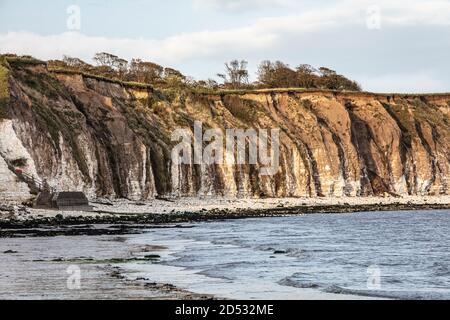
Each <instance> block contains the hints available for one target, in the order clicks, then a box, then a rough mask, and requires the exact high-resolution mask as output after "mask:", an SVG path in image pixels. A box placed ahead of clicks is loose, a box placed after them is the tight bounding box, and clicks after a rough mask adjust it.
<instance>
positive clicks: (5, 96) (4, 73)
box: [0, 57, 9, 119]
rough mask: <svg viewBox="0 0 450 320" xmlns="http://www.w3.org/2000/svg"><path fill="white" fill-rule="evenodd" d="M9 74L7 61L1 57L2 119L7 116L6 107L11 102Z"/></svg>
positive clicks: (0, 109)
mask: <svg viewBox="0 0 450 320" xmlns="http://www.w3.org/2000/svg"><path fill="white" fill-rule="evenodd" d="M8 74H9V70H8V68H7V67H6V65H5V61H4V59H1V57H0V119H4V118H6V117H7V112H6V109H7V105H8V102H9V92H8Z"/></svg>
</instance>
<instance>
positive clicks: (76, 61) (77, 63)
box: [63, 55, 90, 70]
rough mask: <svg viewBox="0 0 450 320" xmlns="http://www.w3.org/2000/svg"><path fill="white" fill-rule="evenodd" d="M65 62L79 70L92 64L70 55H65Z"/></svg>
mask: <svg viewBox="0 0 450 320" xmlns="http://www.w3.org/2000/svg"><path fill="white" fill-rule="evenodd" d="M63 62H64V63H65V64H66V66H67V67H69V68H74V69H77V70H81V69H83V68H86V67H88V66H90V65H89V64H87V63H86V62H84V61H83V60H81V59H78V58H72V57H69V56H66V55H64V56H63Z"/></svg>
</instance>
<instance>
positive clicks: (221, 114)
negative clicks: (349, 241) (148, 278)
mask: <svg viewBox="0 0 450 320" xmlns="http://www.w3.org/2000/svg"><path fill="white" fill-rule="evenodd" d="M0 85H1V88H0V89H1V90H0V199H3V200H5V199H7V200H8V199H13V200H24V199H28V198H30V190H29V189H28V187H27V185H26V184H23V183H21V182H20V181H18V180H17V177H16V176H15V175H14V173H13V172H12V171H11V170H10V169H9V168H8V166H7V163H10V164H11V163H12V164H16V165H17V166H20V167H21V168H23V170H24V171H26V172H28V173H31V174H33V175H35V176H36V177H37V178H39V179H41V180H44V179H46V180H47V181H48V183H49V184H50V185H51V186H53V187H56V188H57V189H59V190H72V191H84V192H85V193H86V194H87V195H88V196H89V197H91V198H93V197H125V198H129V199H143V200H145V199H150V198H153V197H155V196H157V195H160V196H195V195H224V196H243V197H291V196H292V197H297V196H306V197H317V196H372V195H385V194H392V195H440V194H442V195H443V194H448V193H449V190H448V178H449V176H450V121H449V120H450V119H449V117H450V94H437V95H403V94H372V93H352V92H332V91H307V90H295V89H292V90H288V89H280V90H261V91H248V92H245V91H243V92H239V91H236V92H217V93H200V92H197V93H196V92H191V91H186V90H182V91H180V90H175V89H173V90H165V91H158V90H156V89H153V88H151V87H150V86H147V85H139V84H125V83H121V82H119V81H113V80H108V79H102V78H98V77H93V76H89V75H82V74H77V73H68V72H49V71H48V70H47V68H46V66H45V65H42V64H39V63H22V62H14V63H10V64H7V63H6V64H5V66H2V67H1V69H0ZM194 121H202V122H203V126H204V127H205V128H221V129H225V128H264V129H270V128H280V144H281V149H280V150H281V151H280V152H281V153H280V168H279V171H278V173H277V174H276V175H274V176H262V175H261V174H260V172H259V170H258V167H259V166H258V165H175V164H174V163H172V162H171V150H172V147H173V145H174V142H171V141H170V136H171V133H172V132H173V130H175V129H176V128H180V127H181V128H192V127H193V124H194Z"/></svg>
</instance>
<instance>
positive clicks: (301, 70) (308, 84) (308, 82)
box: [297, 64, 319, 88]
mask: <svg viewBox="0 0 450 320" xmlns="http://www.w3.org/2000/svg"><path fill="white" fill-rule="evenodd" d="M297 79H298V85H299V87H300V88H316V87H317V86H318V79H319V76H318V75H317V70H316V69H315V68H314V67H312V66H311V65H309V64H301V65H299V66H298V67H297Z"/></svg>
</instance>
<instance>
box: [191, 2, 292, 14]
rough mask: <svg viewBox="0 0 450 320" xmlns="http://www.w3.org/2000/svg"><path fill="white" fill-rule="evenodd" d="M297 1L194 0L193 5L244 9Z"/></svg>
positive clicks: (217, 8) (278, 5) (197, 7)
mask: <svg viewBox="0 0 450 320" xmlns="http://www.w3.org/2000/svg"><path fill="white" fill-rule="evenodd" d="M295 2H296V1H295V0H193V5H194V9H196V10H204V9H207V10H225V11H242V10H256V9H260V8H268V7H269V8H274V7H286V6H291V5H294V4H295Z"/></svg>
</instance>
